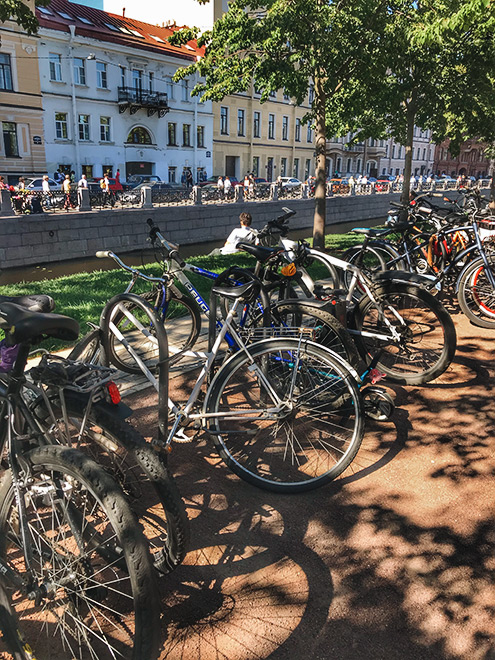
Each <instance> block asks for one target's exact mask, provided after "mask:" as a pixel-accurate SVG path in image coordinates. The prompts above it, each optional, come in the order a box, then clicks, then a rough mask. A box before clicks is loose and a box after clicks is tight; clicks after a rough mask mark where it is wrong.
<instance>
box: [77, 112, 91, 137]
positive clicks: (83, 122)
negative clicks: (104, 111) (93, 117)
mask: <svg viewBox="0 0 495 660" xmlns="http://www.w3.org/2000/svg"><path fill="white" fill-rule="evenodd" d="M77 123H78V125H79V139H80V140H83V141H85V142H87V141H88V140H89V115H79V117H78V121H77Z"/></svg>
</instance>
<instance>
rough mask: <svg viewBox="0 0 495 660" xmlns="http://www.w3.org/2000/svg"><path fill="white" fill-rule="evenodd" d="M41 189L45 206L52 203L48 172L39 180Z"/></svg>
mask: <svg viewBox="0 0 495 660" xmlns="http://www.w3.org/2000/svg"><path fill="white" fill-rule="evenodd" d="M41 189H42V191H43V202H44V204H45V206H46V207H47V208H49V207H50V206H51V205H52V200H51V191H50V180H49V178H48V174H44V175H43V181H42V182H41Z"/></svg>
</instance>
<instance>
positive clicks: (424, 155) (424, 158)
mask: <svg viewBox="0 0 495 660" xmlns="http://www.w3.org/2000/svg"><path fill="white" fill-rule="evenodd" d="M423 160H426V149H423Z"/></svg>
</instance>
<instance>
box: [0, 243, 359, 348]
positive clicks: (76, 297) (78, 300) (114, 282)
mask: <svg viewBox="0 0 495 660" xmlns="http://www.w3.org/2000/svg"><path fill="white" fill-rule="evenodd" d="M361 241H362V237H361V236H357V235H352V234H331V235H328V236H326V240H325V245H326V247H327V249H328V250H329V251H330V252H331V253H332V254H338V253H340V252H342V251H343V250H346V249H347V248H349V247H351V246H352V245H356V244H357V243H360V242H361ZM188 263H191V264H194V265H195V266H199V267H201V268H204V269H207V270H211V271H214V272H215V273H221V272H222V271H223V270H225V269H226V268H229V266H233V265H235V266H240V267H246V268H248V267H253V266H254V265H255V260H254V258H253V257H251V256H249V255H244V254H235V255H224V256H218V257H210V256H208V255H204V256H197V257H191V258H190V259H188ZM140 270H143V271H145V272H146V273H148V274H152V275H155V276H159V275H161V270H160V266H159V264H151V265H147V266H145V267H143V268H140ZM188 277H189V279H190V280H191V282H192V283H193V284H194V286H195V287H196V288H197V290H198V291H199V293H200V294H201V296H202V297H203V298H204V299H205V300H208V298H209V292H210V288H211V286H212V280H208V279H207V278H205V277H201V276H199V275H194V274H193V273H188ZM129 279H130V278H129V274H128V273H126V272H125V271H123V270H121V269H116V270H106V271H102V270H96V271H93V272H91V273H76V274H74V275H67V276H65V277H59V278H57V279H53V280H41V281H37V282H20V283H18V284H7V285H4V286H0V294H2V295H5V296H21V295H28V294H34V293H44V294H47V295H49V296H51V297H52V298H53V299H54V300H55V302H56V310H55V311H56V312H57V313H59V314H66V315H67V316H71V317H73V318H75V319H77V320H78V321H79V323H80V325H81V333H82V334H85V333H86V331H87V330H88V327H87V321H93V322H94V323H98V320H99V318H100V314H101V311H102V309H103V307H104V306H105V304H106V303H107V302H108V301H109V300H110V298H112V297H113V296H114V295H116V294H118V293H122V292H123V291H124V290H125V288H126V286H127V284H128V282H129ZM146 290H149V286H147V285H146V282H143V281H138V283H137V284H136V286H135V288H134V289H133V292H136V293H140V292H141V291H146ZM43 346H44V348H47V349H48V350H60V349H61V348H64V346H66V344H65V345H64V344H63V343H62V342H60V341H57V340H46V341H45V342H44V344H43Z"/></svg>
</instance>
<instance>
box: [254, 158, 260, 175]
mask: <svg viewBox="0 0 495 660" xmlns="http://www.w3.org/2000/svg"><path fill="white" fill-rule="evenodd" d="M253 174H254V176H259V175H260V157H259V156H253Z"/></svg>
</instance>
